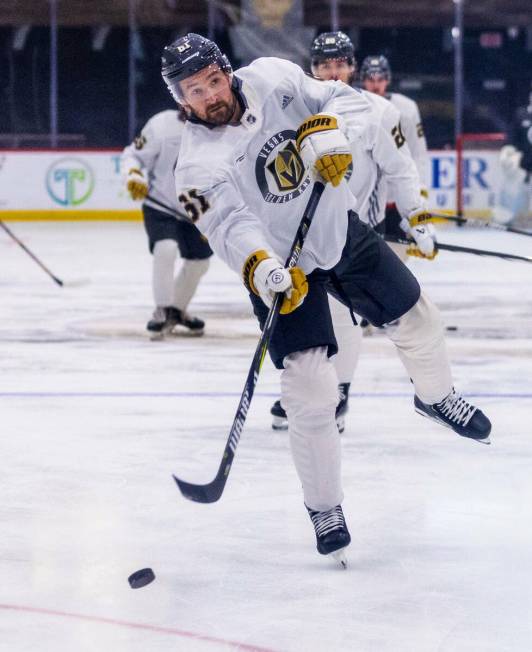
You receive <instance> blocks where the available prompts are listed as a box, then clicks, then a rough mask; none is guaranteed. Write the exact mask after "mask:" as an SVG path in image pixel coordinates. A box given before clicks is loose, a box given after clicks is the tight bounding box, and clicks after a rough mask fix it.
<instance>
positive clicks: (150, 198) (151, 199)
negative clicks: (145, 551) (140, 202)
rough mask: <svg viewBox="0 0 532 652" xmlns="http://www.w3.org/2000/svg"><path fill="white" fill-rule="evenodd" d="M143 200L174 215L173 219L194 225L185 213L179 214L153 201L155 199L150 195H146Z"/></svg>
mask: <svg viewBox="0 0 532 652" xmlns="http://www.w3.org/2000/svg"><path fill="white" fill-rule="evenodd" d="M145 199H149V200H150V201H151V202H152V204H155V205H156V206H159V207H160V208H164V209H165V211H167V212H168V213H172V215H175V217H176V218H177V219H178V220H180V221H182V222H190V224H194V222H193V221H192V220H191V219H190V217H189V216H188V215H185V213H180V212H179V211H178V210H177V209H176V208H172V207H171V206H168V204H164V203H163V202H162V201H159V200H158V199H155V197H152V196H151V195H146V197H145Z"/></svg>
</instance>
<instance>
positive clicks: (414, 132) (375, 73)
mask: <svg viewBox="0 0 532 652" xmlns="http://www.w3.org/2000/svg"><path fill="white" fill-rule="evenodd" d="M360 80H361V82H362V85H363V87H364V88H365V90H367V91H369V92H370V93H375V94H376V95H380V96H381V97H385V98H386V99H387V100H389V101H390V102H391V103H392V104H393V105H394V106H395V107H396V109H397V110H398V111H399V114H400V116H401V122H400V126H399V133H398V135H397V137H398V138H402V139H404V140H406V143H407V145H408V147H409V149H410V153H411V154H412V158H413V159H414V161H415V164H416V166H417V169H418V173H419V179H420V181H421V194H422V196H423V197H424V198H425V199H428V196H429V193H428V187H429V174H430V162H429V156H428V150H427V141H426V139H425V132H424V131H423V124H422V122H421V115H420V113H419V108H418V105H417V104H416V102H414V100H411V99H410V98H408V97H406V95H403V94H402V93H389V92H388V86H389V85H390V82H391V80H392V71H391V68H390V64H389V63H388V59H387V58H386V57H385V56H383V55H372V56H369V57H366V58H365V59H364V61H363V62H362V65H361V66H360ZM390 190H391V192H390V193H389V194H388V196H387V206H386V233H387V234H388V235H392V236H399V237H403V236H404V233H403V229H402V228H401V220H402V216H401V215H400V213H399V211H398V210H397V206H396V197H395V195H394V192H393V191H392V189H390ZM428 229H429V232H430V234H431V235H433V234H434V231H433V227H432V226H429V227H428ZM390 246H391V247H392V249H393V250H394V251H395V253H396V254H397V255H398V256H399V257H400V258H401V259H402V260H403V261H404V260H406V258H407V248H406V247H405V246H404V245H396V244H392V245H390ZM408 255H411V256H412V255H414V256H415V255H418V252H416V251H415V250H409V251H408ZM422 257H424V258H429V259H430V258H431V257H430V256H422Z"/></svg>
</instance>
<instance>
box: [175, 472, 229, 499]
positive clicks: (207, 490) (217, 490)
mask: <svg viewBox="0 0 532 652" xmlns="http://www.w3.org/2000/svg"><path fill="white" fill-rule="evenodd" d="M172 477H173V478H174V480H175V482H176V484H177V486H178V487H179V491H180V492H181V493H182V494H183V496H184V497H185V498H188V500H192V501H194V502H195V503H215V502H216V501H217V500H218V498H220V496H221V495H222V491H223V489H224V485H225V482H224V481H223V479H221V480H220V479H219V478H218V477H216V478H215V479H214V480H213V481H212V482H209V484H191V483H190V482H185V481H184V480H180V479H179V478H178V477H176V476H175V475H174V476H172Z"/></svg>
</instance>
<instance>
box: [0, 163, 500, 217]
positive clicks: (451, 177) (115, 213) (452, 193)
mask: <svg viewBox="0 0 532 652" xmlns="http://www.w3.org/2000/svg"><path fill="white" fill-rule="evenodd" d="M430 159H431V161H430V163H431V187H430V200H429V206H430V208H432V209H433V210H435V211H436V210H437V211H449V212H453V211H455V210H456V165H455V154H454V151H452V150H435V151H431V152H430ZM463 180H464V183H463V202H464V208H465V212H466V214H469V215H475V216H480V217H488V216H489V215H490V213H491V210H492V208H493V206H494V205H495V202H496V198H497V194H498V192H499V190H500V189H499V187H498V184H499V174H498V152H494V151H482V150H472V151H468V152H466V153H465V156H464V174H463ZM140 217H141V214H140V204H139V203H138V202H133V201H132V200H131V199H130V198H129V195H128V193H127V191H126V189H125V186H124V181H123V179H122V176H121V174H120V152H119V151H115V150H105V151H104V150H98V151H88V150H71V151H64V150H62V151H11V150H0V218H1V219H73V220H76V219H110V220H116V219H128V220H129V219H131V220H138V219H140Z"/></svg>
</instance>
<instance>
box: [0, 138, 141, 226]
mask: <svg viewBox="0 0 532 652" xmlns="http://www.w3.org/2000/svg"><path fill="white" fill-rule="evenodd" d="M140 216H141V214H140V204H139V203H138V202H133V201H132V200H131V199H130V198H129V195H128V193H127V191H126V189H125V186H124V182H123V179H122V176H121V174H120V152H118V151H101V150H99V151H86V150H72V151H18V152H14V151H5V150H4V151H2V150H0V217H1V218H14V219H17V218H18V219H74V220H75V219H111V220H113V219H140Z"/></svg>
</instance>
